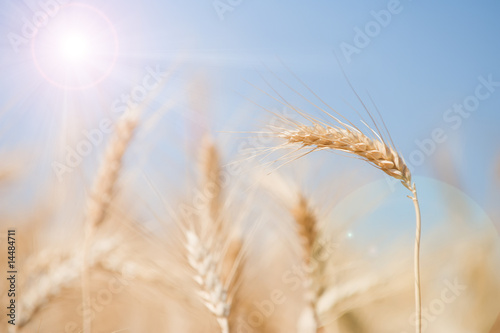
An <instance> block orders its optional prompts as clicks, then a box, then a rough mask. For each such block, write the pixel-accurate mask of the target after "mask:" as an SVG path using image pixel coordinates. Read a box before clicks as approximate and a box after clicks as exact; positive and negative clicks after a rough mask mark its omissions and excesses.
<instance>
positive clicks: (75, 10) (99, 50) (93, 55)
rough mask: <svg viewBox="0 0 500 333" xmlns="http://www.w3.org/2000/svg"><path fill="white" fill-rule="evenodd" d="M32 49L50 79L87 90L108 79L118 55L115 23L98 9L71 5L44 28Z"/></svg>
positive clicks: (34, 57)
mask: <svg viewBox="0 0 500 333" xmlns="http://www.w3.org/2000/svg"><path fill="white" fill-rule="evenodd" d="M31 50H32V55H33V60H34V62H35V66H36V68H37V69H38V71H39V72H40V74H41V75H42V77H43V78H45V79H46V80H47V81H49V82H51V83H52V84H54V85H56V86H58V87H61V88H63V89H71V90H76V89H86V88H90V87H93V86H95V85H97V84H98V83H100V82H101V81H102V80H104V79H105V78H106V77H107V76H108V75H109V74H110V73H111V70H112V69H113V66H114V65H115V61H116V57H117V55H118V37H117V35H116V31H115V29H114V27H113V24H112V23H111V21H109V19H108V18H107V17H106V15H104V13H102V12H101V11H99V10H98V9H96V8H94V7H92V6H88V5H85V4H80V3H74V4H69V5H66V6H64V7H62V8H61V9H60V11H59V12H58V14H57V15H56V16H54V17H53V18H51V19H50V21H49V22H48V23H47V24H46V25H45V26H44V27H43V29H40V31H39V32H38V33H37V35H36V38H33V40H32V43H31Z"/></svg>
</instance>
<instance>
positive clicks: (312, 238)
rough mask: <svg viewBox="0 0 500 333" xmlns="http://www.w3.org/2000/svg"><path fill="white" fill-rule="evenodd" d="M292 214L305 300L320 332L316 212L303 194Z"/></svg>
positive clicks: (299, 197) (317, 330)
mask: <svg viewBox="0 0 500 333" xmlns="http://www.w3.org/2000/svg"><path fill="white" fill-rule="evenodd" d="M292 215H293V218H294V220H295V223H296V227H297V234H298V235H299V238H300V243H301V247H302V255H303V262H304V264H305V265H306V267H307V273H308V274H307V278H306V281H305V287H306V301H307V302H308V305H309V306H310V307H311V310H312V311H313V316H314V318H313V319H314V322H315V323H314V324H315V327H316V332H318V333H319V332H322V328H321V323H320V320H319V316H318V312H317V303H318V298H319V295H318V290H319V289H320V288H321V286H317V285H315V280H317V279H316V275H317V273H318V272H317V271H316V268H315V265H314V263H313V262H312V261H313V260H314V246H315V245H316V242H317V235H318V220H317V217H316V214H315V213H314V211H313V210H312V208H311V207H310V204H309V202H308V200H307V199H306V197H305V196H304V195H299V196H298V200H297V203H296V205H295V207H293V209H292Z"/></svg>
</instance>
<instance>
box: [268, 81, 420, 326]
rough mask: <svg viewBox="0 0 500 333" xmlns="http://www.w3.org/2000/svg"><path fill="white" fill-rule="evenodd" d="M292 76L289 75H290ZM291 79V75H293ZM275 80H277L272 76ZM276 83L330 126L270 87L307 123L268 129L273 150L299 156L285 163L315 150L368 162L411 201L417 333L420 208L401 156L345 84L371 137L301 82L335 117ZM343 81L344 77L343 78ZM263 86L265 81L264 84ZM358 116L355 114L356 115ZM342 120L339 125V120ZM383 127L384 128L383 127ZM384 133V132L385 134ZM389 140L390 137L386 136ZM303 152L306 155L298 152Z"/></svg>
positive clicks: (414, 188)
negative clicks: (278, 141)
mask: <svg viewBox="0 0 500 333" xmlns="http://www.w3.org/2000/svg"><path fill="white" fill-rule="evenodd" d="M292 74H293V73H292ZM294 76H295V74H294ZM275 77H277V76H276V75H275ZM277 78H278V80H279V81H280V82H281V83H283V84H285V86H286V87H287V88H288V89H290V90H291V91H292V92H293V93H295V94H298V95H299V96H300V97H301V98H302V99H304V100H305V101H306V102H308V103H309V104H310V105H312V106H313V107H314V108H316V109H318V110H319V111H320V112H321V113H323V114H326V115H327V116H328V117H329V118H330V119H332V122H333V123H326V122H323V121H321V120H319V119H317V118H315V117H313V116H311V115H310V114H308V113H306V112H305V111H303V110H302V109H300V108H299V107H297V106H294V105H292V104H291V103H290V102H288V101H287V100H286V99H285V98H284V97H283V96H282V94H280V93H278V92H277V91H276V89H274V88H273V87H272V86H271V85H269V83H268V86H269V87H270V88H271V89H272V90H273V91H274V92H275V94H276V95H277V96H278V97H274V96H271V95H270V94H267V93H266V95H267V96H270V97H272V98H273V99H274V100H275V101H277V102H279V103H281V104H282V105H284V106H286V107H289V108H290V109H292V110H294V111H295V112H296V113H297V114H298V115H300V116H301V117H302V118H303V119H305V121H306V122H309V123H310V124H307V123H299V122H297V121H296V120H290V121H288V122H285V125H284V126H283V127H277V126H271V127H270V129H271V131H272V132H273V133H274V135H275V136H277V137H278V138H281V139H283V141H284V142H283V144H282V145H280V146H278V147H276V149H282V148H291V147H295V149H294V150H292V153H299V154H300V155H299V156H293V155H292V156H291V157H289V156H290V154H287V155H285V156H287V157H289V158H290V159H289V161H288V162H287V163H289V162H291V161H293V160H295V159H297V158H300V157H302V156H305V155H306V154H308V153H311V152H314V151H316V150H330V151H337V152H342V153H345V154H347V155H350V156H352V157H355V158H358V159H361V160H363V161H365V162H368V163H369V164H370V165H372V166H374V167H376V168H377V169H380V170H381V171H383V172H384V173H386V174H387V175H389V176H390V177H392V178H394V179H397V180H399V181H401V183H402V184H403V186H404V187H405V188H407V189H408V190H409V191H410V192H411V193H412V195H411V196H408V197H409V198H410V199H412V201H413V203H414V207H415V215H416V233H415V254H414V260H415V311H416V318H417V319H416V332H417V333H420V332H421V292H420V229H421V227H420V224H421V217H420V207H419V202H418V198H417V190H416V186H415V184H414V183H412V179H411V172H410V169H409V168H408V166H407V165H406V163H405V160H404V158H403V157H402V155H401V154H400V153H399V152H398V151H397V150H396V149H395V147H394V145H393V144H392V139H391V143H388V142H387V141H386V140H384V136H383V134H382V133H381V132H380V130H379V129H378V126H377V124H376V121H375V119H374V118H373V117H372V115H371V114H370V112H369V111H368V109H367V107H366V106H365V104H364V103H363V101H362V100H361V98H360V97H359V95H358V94H357V93H356V91H355V90H354V88H353V87H352V85H351V83H350V82H349V81H348V83H349V86H350V87H351V88H352V89H353V91H354V93H355V94H356V97H357V98H358V100H359V101H360V102H361V104H362V105H363V108H364V110H365V111H366V112H367V113H368V115H369V116H370V119H371V120H372V121H373V123H374V125H375V128H376V130H373V129H372V128H370V127H369V126H368V125H367V123H366V122H364V121H363V123H364V124H365V126H366V127H367V128H368V132H369V133H371V136H369V135H367V134H365V133H364V132H363V131H362V130H361V129H359V128H358V127H356V126H355V125H354V124H353V123H352V122H350V121H349V120H348V119H347V118H346V117H344V116H343V115H341V114H340V113H339V112H337V111H335V110H334V109H333V108H332V107H330V106H329V105H328V104H326V103H325V102H324V101H323V100H322V99H321V98H320V97H319V96H318V95H316V94H315V93H314V92H313V91H312V90H311V89H310V88H309V87H307V85H305V83H303V81H301V80H300V79H299V78H298V77H296V78H297V79H298V80H299V81H300V82H301V83H302V84H303V85H304V86H305V87H306V88H307V89H308V90H309V91H310V92H311V93H313V95H314V96H315V97H316V98H317V99H319V101H320V102H321V103H323V104H325V105H326V106H327V108H328V109H329V110H331V111H332V112H334V113H335V114H336V115H337V116H338V117H337V116H335V115H332V114H331V113H329V112H327V111H326V110H325V109H324V108H322V107H320V106H318V105H317V104H315V103H314V102H312V101H311V100H309V99H308V98H306V97H305V96H303V95H302V94H300V93H299V92H298V91H297V90H295V89H294V88H292V87H291V86H290V85H289V84H287V83H285V82H284V81H283V80H281V79H280V78H279V77H277ZM346 78H347V77H346ZM266 83H267V81H266ZM358 114H359V113H358ZM339 118H340V119H343V120H345V122H344V121H341V120H340V119H339ZM384 126H385V124H384ZM387 132H388V131H387ZM389 137H390V134H389ZM303 150H305V151H306V153H302V152H301V151H303Z"/></svg>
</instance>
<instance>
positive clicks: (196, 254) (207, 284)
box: [185, 230, 231, 333]
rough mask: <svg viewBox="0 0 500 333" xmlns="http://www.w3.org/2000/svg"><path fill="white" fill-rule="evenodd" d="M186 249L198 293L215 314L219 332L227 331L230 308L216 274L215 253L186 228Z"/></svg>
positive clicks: (224, 332) (218, 276)
mask: <svg viewBox="0 0 500 333" xmlns="http://www.w3.org/2000/svg"><path fill="white" fill-rule="evenodd" d="M185 234H186V249H187V254H188V262H189V265H190V266H191V267H192V268H193V269H194V271H195V273H196V274H195V276H194V280H195V281H196V283H197V284H198V286H199V287H200V289H199V291H198V295H199V297H200V298H201V300H202V301H203V304H204V305H205V307H206V308H207V309H208V310H209V311H210V312H211V313H212V314H213V315H214V316H215V318H216V319H217V323H218V324H219V327H220V330H221V333H229V312H230V309H231V304H230V301H229V300H228V293H227V289H226V287H225V286H224V284H223V283H222V280H221V277H220V275H219V274H218V264H217V262H218V260H217V255H216V254H214V253H213V251H211V250H209V248H211V247H212V246H211V245H206V244H203V243H202V241H201V240H200V238H199V237H198V235H197V234H196V232H195V231H193V230H187V231H186V232H185Z"/></svg>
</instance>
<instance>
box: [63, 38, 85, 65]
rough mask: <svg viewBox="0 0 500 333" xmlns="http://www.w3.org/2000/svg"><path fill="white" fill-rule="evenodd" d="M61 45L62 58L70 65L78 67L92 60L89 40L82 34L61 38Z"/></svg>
mask: <svg viewBox="0 0 500 333" xmlns="http://www.w3.org/2000/svg"><path fill="white" fill-rule="evenodd" d="M59 43H60V45H59V50H60V52H61V54H60V55H61V58H62V60H63V61H64V62H65V63H66V64H68V65H78V64H81V63H83V62H85V61H86V60H87V59H88V58H90V55H91V45H90V43H89V38H88V37H87V36H85V35H83V34H81V33H72V34H67V35H65V36H63V37H62V38H61V40H60V41H59ZM88 60H90V59H88Z"/></svg>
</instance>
